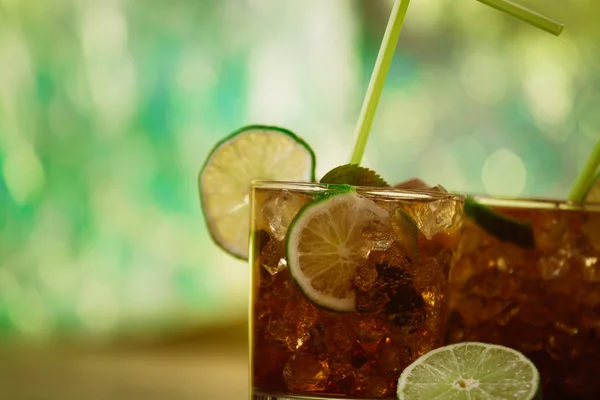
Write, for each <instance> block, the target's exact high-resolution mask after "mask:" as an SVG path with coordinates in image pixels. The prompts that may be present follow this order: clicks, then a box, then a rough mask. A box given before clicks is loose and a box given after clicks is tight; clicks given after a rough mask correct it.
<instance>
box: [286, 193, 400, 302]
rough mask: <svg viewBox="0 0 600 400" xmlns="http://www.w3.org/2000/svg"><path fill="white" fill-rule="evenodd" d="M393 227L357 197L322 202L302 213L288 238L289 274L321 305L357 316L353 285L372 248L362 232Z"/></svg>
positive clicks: (335, 196) (374, 206)
mask: <svg viewBox="0 0 600 400" xmlns="http://www.w3.org/2000/svg"><path fill="white" fill-rule="evenodd" d="M373 223H377V224H379V223H381V224H384V225H385V224H388V225H389V216H388V213H387V211H386V210H384V209H383V208H381V207H379V206H378V205H377V204H375V203H374V202H373V201H371V200H369V199H367V198H365V197H362V196H360V195H358V194H357V193H356V192H354V191H345V192H341V193H336V194H332V195H330V196H327V197H323V198H319V199H317V200H315V201H313V202H311V203H309V204H307V205H306V206H304V208H302V209H301V210H300V212H299V213H298V215H297V216H296V218H295V219H294V220H293V221H292V224H291V225H290V228H289V231H288V234H287V238H286V256H287V261H288V268H289V271H290V273H291V275H292V276H293V277H294V279H295V281H296V282H297V283H298V286H299V287H300V289H301V290H302V291H303V292H304V294H306V296H307V297H308V298H309V299H310V300H312V301H313V302H315V303H316V304H318V305H320V306H322V307H324V308H327V309H330V310H336V311H352V310H354V292H353V290H352V282H353V279H354V277H355V274H356V270H357V267H358V266H359V265H360V263H361V262H364V261H365V260H366V258H367V256H368V254H369V251H370V250H371V246H372V243H370V242H369V240H368V239H367V238H366V237H365V236H364V235H363V231H364V229H365V228H367V227H368V226H370V225H372V224H373Z"/></svg>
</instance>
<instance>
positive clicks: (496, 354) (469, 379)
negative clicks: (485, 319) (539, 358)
mask: <svg viewBox="0 0 600 400" xmlns="http://www.w3.org/2000/svg"><path fill="white" fill-rule="evenodd" d="M539 388H540V375H539V372H538V370H537V369H536V368H535V365H533V363H532V362H531V361H530V360H529V359H528V358H526V357H525V356H524V355H523V354H521V353H520V352H518V351H516V350H513V349H510V348H508V347H504V346H499V345H494V344H486V343H475V342H464V343H457V344H453V345H449V346H445V347H440V348H438V349H435V350H432V351H430V352H429V353H426V354H424V355H423V356H421V357H420V358H419V359H417V360H416V361H415V362H413V363H412V364H411V365H409V366H408V367H407V368H406V369H405V370H404V371H403V372H402V374H401V375H400V379H399V380H398V399H400V400H414V399H437V400H446V399H465V400H467V399H477V400H487V399H494V400H505V399H506V400H508V399H511V400H530V399H538V398H541V391H540V389H539Z"/></svg>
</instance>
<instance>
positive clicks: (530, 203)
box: [471, 195, 600, 212]
mask: <svg viewBox="0 0 600 400" xmlns="http://www.w3.org/2000/svg"><path fill="white" fill-rule="evenodd" d="M471 197H472V198H473V199H475V200H476V201H478V202H479V203H481V204H484V205H486V206H491V207H510V208H523V209H534V210H571V211H573V210H579V211H594V212H600V202H595V201H594V202H577V201H571V200H566V199H543V198H535V197H530V198H527V197H524V198H514V197H502V196H489V195H472V196H471Z"/></svg>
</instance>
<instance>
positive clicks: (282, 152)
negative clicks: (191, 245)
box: [198, 125, 315, 259]
mask: <svg viewBox="0 0 600 400" xmlns="http://www.w3.org/2000/svg"><path fill="white" fill-rule="evenodd" d="M314 169H315V156H314V153H313V151H312V150H311V148H310V147H309V146H308V145H307V144H306V143H305V142H304V141H303V140H302V139H300V138H299V137H298V136H296V135H295V134H293V133H292V132H290V131H288V130H285V129H282V128H277V127H269V126H259V125H253V126H248V127H245V128H242V129H240V130H238V131H235V132H233V133H232V134H231V135H229V136H228V137H226V138H225V139H223V140H222V141H220V142H219V143H217V145H216V146H215V147H214V148H213V149H212V151H211V152H210V154H209V156H208V159H207V160H206V162H205V164H204V166H203V167H202V169H201V171H200V174H199V176H198V188H199V192H200V202H201V206H202V211H203V213H204V218H205V221H206V224H207V226H208V229H209V232H210V234H211V236H212V238H213V240H214V241H215V243H217V244H218V245H219V246H220V247H222V248H223V249H224V250H225V251H227V252H228V253H230V254H232V255H233V256H235V257H238V258H241V259H247V258H248V239H249V233H250V232H249V224H250V216H249V214H250V213H249V202H250V190H251V182H252V181H254V180H273V181H314Z"/></svg>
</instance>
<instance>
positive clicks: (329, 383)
mask: <svg viewBox="0 0 600 400" xmlns="http://www.w3.org/2000/svg"><path fill="white" fill-rule="evenodd" d="M333 187H334V186H331V185H323V184H309V183H286V182H255V183H254V184H253V189H252V196H251V209H252V217H251V230H252V233H251V251H250V252H251V254H250V268H251V305H250V348H251V365H250V369H251V378H250V379H251V384H250V386H251V389H250V390H251V394H250V397H251V398H252V399H330V398H340V397H343V398H350V399H363V398H395V392H396V384H397V380H398V377H399V375H400V373H401V371H402V370H403V369H404V368H405V367H406V366H408V365H409V364H410V363H411V362H412V361H414V360H415V359H416V358H418V357H419V356H421V355H423V354H424V353H426V352H428V351H430V350H432V349H434V348H436V347H438V346H440V345H441V344H442V342H443V334H444V328H445V320H446V310H447V299H446V297H447V292H448V278H449V271H450V268H451V265H452V263H453V260H455V251H456V249H457V246H458V243H459V235H460V228H461V225H462V219H463V202H464V198H463V197H462V196H460V195H454V194H449V193H445V192H441V191H403V190H394V189H391V188H366V187H365V188H363V187H356V188H355V190H356V193H357V194H358V195H359V196H361V197H364V198H367V199H369V200H371V201H373V202H374V203H375V204H376V205H377V206H378V207H381V209H383V210H385V213H386V214H385V215H386V216H387V218H388V219H387V221H384V222H382V221H381V220H379V221H375V220H373V223H372V224H367V225H366V226H365V227H364V228H363V230H362V235H363V236H364V248H365V257H364V260H357V261H358V262H357V264H356V268H357V277H356V278H355V280H354V282H353V283H352V288H351V290H352V291H353V292H354V295H355V297H354V305H355V307H354V310H353V311H350V312H339V311H332V310H328V309H325V308H323V307H321V306H319V305H318V304H316V303H314V302H313V301H311V300H310V299H309V298H308V297H307V295H305V293H304V292H303V291H302V290H301V289H300V286H299V285H298V284H297V283H296V282H295V280H294V279H293V278H292V276H291V274H290V268H289V267H288V261H289V260H287V259H286V253H285V241H286V233H287V231H288V228H289V226H290V223H291V222H292V220H293V218H294V217H295V216H296V215H297V214H298V211H299V210H300V209H302V208H303V207H305V205H306V204H307V203H308V202H310V201H313V199H315V198H316V197H318V196H323V195H324V194H325V193H327V192H328V191H331V190H332V188H333ZM406 221H410V223H409V224H408V225H407V222H406ZM411 227H412V228H414V230H413V229H411Z"/></svg>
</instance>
